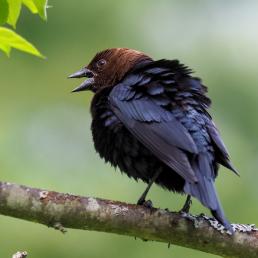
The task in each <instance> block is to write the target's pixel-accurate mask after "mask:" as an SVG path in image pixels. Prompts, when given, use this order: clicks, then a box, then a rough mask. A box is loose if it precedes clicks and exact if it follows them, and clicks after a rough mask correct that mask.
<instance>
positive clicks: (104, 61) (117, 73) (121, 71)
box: [68, 48, 151, 92]
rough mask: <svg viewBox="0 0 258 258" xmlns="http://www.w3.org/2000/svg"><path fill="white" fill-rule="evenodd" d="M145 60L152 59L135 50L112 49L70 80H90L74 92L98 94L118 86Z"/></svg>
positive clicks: (101, 53)
mask: <svg viewBox="0 0 258 258" xmlns="http://www.w3.org/2000/svg"><path fill="white" fill-rule="evenodd" d="M144 60H151V58H150V57H149V56H147V55H146V54H144V53H142V52H139V51H136V50H133V49H128V48H110V49H106V50H104V51H101V52H99V53H97V54H96V55H95V57H94V58H93V59H92V60H91V62H90V63H89V64H88V65H86V66H85V67H83V68H82V69H81V70H79V71H78V72H75V73H73V74H71V75H70V76H69V77H68V78H82V77H86V78H88V79H86V80H85V81H84V82H83V83H82V84H81V85H80V86H79V87H77V88H75V89H74V90H73V92H78V91H85V90H91V91H93V92H97V91H98V90H100V89H102V88H104V87H112V86H114V85H116V84H117V83H118V82H119V81H120V80H121V79H122V78H123V77H124V75H125V74H126V73H127V72H129V71H130V70H131V69H132V68H133V67H134V66H135V65H136V64H138V63H140V62H142V61H144Z"/></svg>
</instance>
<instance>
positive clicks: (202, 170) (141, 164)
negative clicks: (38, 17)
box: [68, 48, 238, 232]
mask: <svg viewBox="0 0 258 258" xmlns="http://www.w3.org/2000/svg"><path fill="white" fill-rule="evenodd" d="M192 73H193V72H192V70H191V69H189V68H188V67H187V66H185V65H184V64H182V63H181V62H179V61H178V60H177V59H173V60H169V59H159V60H154V59H153V58H151V57H150V56H149V55H147V54H145V53H143V52H141V51H137V50H134V49H129V48H109V49H106V50H103V51H101V52H98V53H97V54H96V55H95V56H94V58H93V59H92V60H91V61H90V62H89V64H88V65H86V66H84V67H83V68H82V69H81V70H79V71H78V72H75V73H73V74H71V75H70V76H69V77H68V78H82V77H86V78H87V79H86V80H84V81H83V82H82V83H81V85H80V86H78V87H76V88H75V89H74V90H73V91H72V92H81V91H86V90H90V91H92V92H93V98H92V101H91V106H90V112H91V116H92V123H91V131H92V138H93V142H94V147H95V149H96V152H97V153H98V154H99V156H100V157H101V158H103V159H104V160H105V162H108V163H110V164H111V165H112V166H113V167H115V168H117V167H118V168H119V170H120V171H121V172H122V173H125V174H127V176H128V177H129V178H133V179H135V180H136V181H138V180H142V181H143V182H145V183H146V184H147V188H146V189H145V191H144V192H143V194H142V195H141V196H140V198H139V200H138V202H137V204H138V205H144V204H145V203H146V196H147V194H148V192H149V190H150V188H151V186H152V185H153V183H155V184H157V185H159V186H161V187H162V188H164V189H167V190H169V191H171V192H174V193H181V194H186V195H187V198H186V202H185V204H184V206H183V208H182V210H181V211H182V212H189V209H190V205H191V198H192V197H194V198H196V199H197V200H199V202H200V203H201V204H202V205H203V206H205V207H206V208H208V209H209V210H210V211H211V214H212V215H213V217H214V218H215V219H216V220H217V221H218V222H219V223H220V224H222V225H223V226H224V227H225V229H226V230H228V231H230V232H233V229H232V226H231V224H230V222H229V221H228V220H227V218H226V216H225V214H224V211H223V208H222V205H221V203H220V200H219V198H218V195H217V192H216V189H215V179H216V177H217V175H218V169H219V166H220V165H223V166H224V167H226V168H228V169H229V170H231V171H233V172H234V173H235V174H237V175H238V172H237V171H236V169H235V168H234V167H233V165H232V164H231V162H230V159H229V154H228V151H227V149H226V147H225V144H224V143H223V141H222V139H221V136H220V133H219V131H218V129H217V127H216V125H215V123H214V122H213V120H212V117H211V115H210V114H209V113H208V109H209V107H210V105H211V100H210V98H209V97H208V96H207V91H208V90H207V87H206V86H204V85H203V84H202V81H201V79H200V78H198V77H194V76H193V75H192Z"/></svg>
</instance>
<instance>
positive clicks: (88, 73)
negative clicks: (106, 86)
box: [68, 68, 95, 92]
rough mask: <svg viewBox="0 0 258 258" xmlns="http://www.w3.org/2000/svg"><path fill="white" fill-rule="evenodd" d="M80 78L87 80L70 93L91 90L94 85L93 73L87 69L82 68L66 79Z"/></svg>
mask: <svg viewBox="0 0 258 258" xmlns="http://www.w3.org/2000/svg"><path fill="white" fill-rule="evenodd" d="M82 77H88V78H89V79H87V80H85V81H84V82H83V83H82V84H81V85H80V86H78V87H77V88H75V89H73V90H72V92H78V91H85V90H90V89H92V86H93V84H94V82H95V81H94V73H93V72H92V71H91V70H89V69H87V68H82V69H81V70H80V71H78V72H75V73H73V74H71V75H70V76H68V78H82Z"/></svg>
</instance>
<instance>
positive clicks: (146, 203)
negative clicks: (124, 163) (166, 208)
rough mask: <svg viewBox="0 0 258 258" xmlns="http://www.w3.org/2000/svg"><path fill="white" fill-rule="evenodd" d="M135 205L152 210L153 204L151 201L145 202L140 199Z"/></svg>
mask: <svg viewBox="0 0 258 258" xmlns="http://www.w3.org/2000/svg"><path fill="white" fill-rule="evenodd" d="M137 205H142V206H144V207H146V208H153V204H152V201H151V200H147V201H146V200H145V199H141V198H140V199H139V200H138V202H137Z"/></svg>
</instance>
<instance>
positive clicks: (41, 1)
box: [33, 0, 47, 20]
mask: <svg viewBox="0 0 258 258" xmlns="http://www.w3.org/2000/svg"><path fill="white" fill-rule="evenodd" d="M33 2H34V4H35V6H36V7H37V9H38V13H39V16H40V17H41V18H42V19H43V20H47V0H34V1H33Z"/></svg>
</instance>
